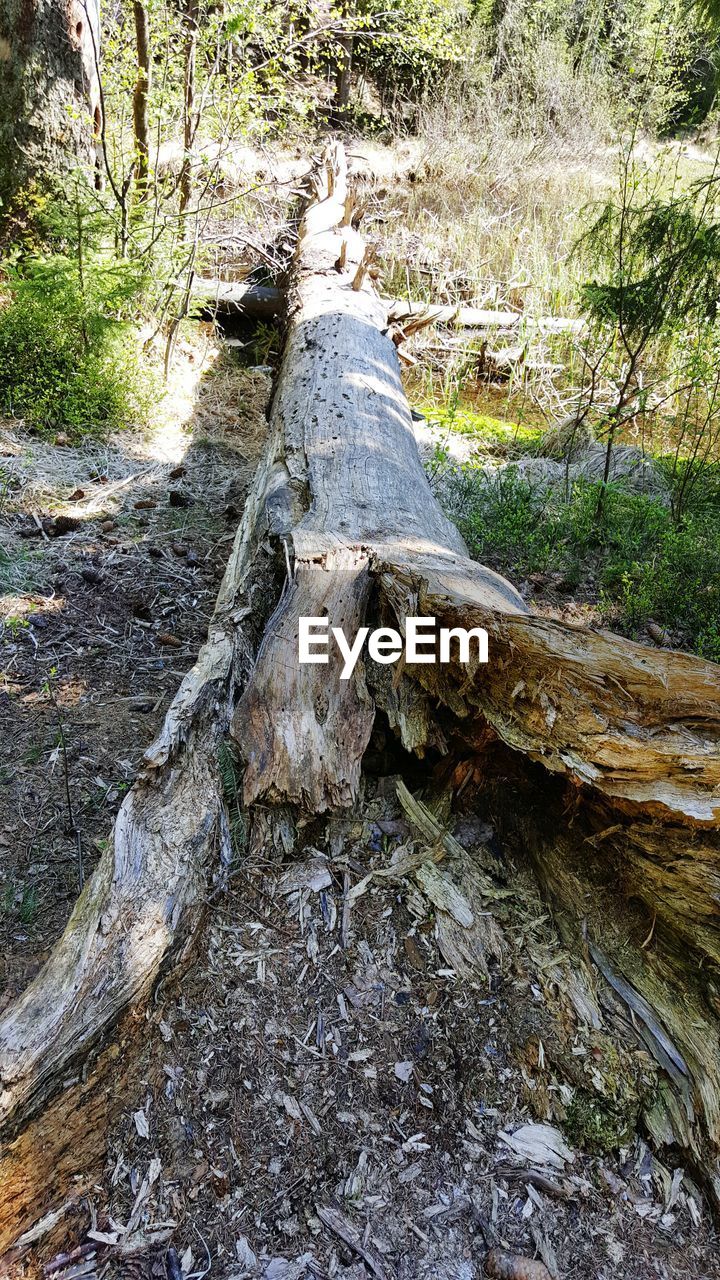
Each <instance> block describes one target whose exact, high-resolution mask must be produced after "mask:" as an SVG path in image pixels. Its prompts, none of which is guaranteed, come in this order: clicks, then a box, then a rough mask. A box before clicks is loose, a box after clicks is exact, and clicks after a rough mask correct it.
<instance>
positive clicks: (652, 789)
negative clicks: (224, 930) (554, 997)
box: [0, 147, 720, 1252]
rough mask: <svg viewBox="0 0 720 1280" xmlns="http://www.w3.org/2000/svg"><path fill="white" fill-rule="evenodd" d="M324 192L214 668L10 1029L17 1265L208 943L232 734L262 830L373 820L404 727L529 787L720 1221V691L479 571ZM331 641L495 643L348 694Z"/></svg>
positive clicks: (1, 1086)
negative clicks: (420, 631)
mask: <svg viewBox="0 0 720 1280" xmlns="http://www.w3.org/2000/svg"><path fill="white" fill-rule="evenodd" d="M316 188H317V189H316V193H315V194H316V198H315V200H314V202H313V203H312V204H311V205H310V206H309V208H308V209H307V212H306V214H305V217H304V220H303V222H302V225H301V228H300V233H299V241H298V250H297V254H296V258H295V262H294V266H293V270H292V276H291V284H290V289H289V293H288V316H287V335H286V343H285V350H284V356H283V362H282V369H281V373H280V377H279V381H278V385H277V388H276V392H275V396H274V400H273V405H272V410H271V415H270V431H269V441H268V447H267V453H266V456H265V459H264V462H263V464H262V466H261V467H260V469H259V471H258V475H257V477H256V481H255V485H254V488H253V491H252V494H251V498H250V500H249V502H248V506H247V509H246V512H245V515H244V518H243V524H242V526H241V528H240V530H239V531H238V535H237V538H236V541H235V545H234V549H233V553H232V556H231V560H230V563H229V565H228V569H227V572H226V575H225V579H224V582H223V586H222V589H221V592H220V596H219V599H218V605H217V609H216V613H215V615H214V618H213V621H212V624H211V627H210V632H209V637H208V641H207V644H206V645H205V646H204V648H203V650H202V651H201V653H200V656H199V658H198V662H197V664H196V666H195V667H194V668H193V671H192V672H191V673H189V675H188V676H187V677H186V678H185V680H184V681H183V684H182V686H181V688H180V690H179V693H178V695H177V697H176V699H175V701H174V703H173V705H172V707H171V709H170V712H169V713H168V717H167V719H166V722H165V725H164V727H163V730H162V732H161V734H160V736H159V738H158V739H157V741H156V742H155V744H153V746H152V747H151V748H150V750H149V752H148V754H147V758H146V767H145V769H144V772H143V775H142V777H141V778H140V779H139V780H138V782H137V783H136V784H135V786H134V788H133V789H132V791H131V792H130V793H129V795H128V797H127V798H126V800H125V802H124V804H123V806H122V808H121V811H120V814H119V816H118V819H117V822H116V826H115V831H114V834H113V840H112V842H111V845H110V847H109V849H108V851H107V852H106V853H105V854H104V855H103V858H102V859H101V862H100V864H99V867H98V869H97V871H96V872H95V874H94V876H93V878H92V880H91V881H90V882H89V883H88V885H87V886H86V888H85V890H84V891H83V893H82V895H81V897H80V899H79V901H78V904H77V907H76V909H75V911H74V913H73V916H72V918H71V920H70V922H69V924H68V926H67V929H66V931H65V934H64V935H63V938H62V939H61V940H60V942H59V944H58V945H57V947H56V948H55V951H54V952H53V954H52V956H51V958H50V960H49V962H48V964H47V965H46V967H45V969H44V970H43V971H42V973H41V974H40V975H39V976H38V978H37V979H36V980H35V981H34V982H33V983H32V984H31V986H30V987H29V988H28V990H27V991H26V992H25V993H24V995H23V996H22V997H21V998H20V1000H19V1001H18V1002H17V1003H16V1004H15V1006H14V1007H13V1008H11V1009H10V1010H9V1011H8V1012H7V1013H6V1014H5V1015H4V1016H3V1018H2V1020H1V1021H0V1142H1V1143H2V1150H1V1152H0V1180H1V1183H2V1186H3V1196H2V1198H0V1252H4V1251H7V1250H9V1249H10V1248H11V1247H12V1246H14V1245H17V1244H18V1241H19V1239H21V1238H22V1237H23V1234H24V1240H25V1242H26V1243H27V1242H28V1241H29V1240H31V1239H32V1236H33V1230H37V1227H36V1224H37V1223H38V1220H40V1219H42V1218H44V1216H45V1215H46V1214H47V1213H48V1212H51V1211H53V1210H56V1209H57V1208H58V1206H62V1204H64V1203H65V1202H66V1201H67V1199H68V1196H69V1195H70V1194H72V1188H73V1186H74V1185H75V1183H74V1182H73V1179H74V1178H76V1177H77V1175H81V1176H82V1175H85V1174H87V1173H88V1171H89V1170H90V1169H91V1168H92V1164H93V1160H95V1159H96V1158H97V1156H98V1155H99V1154H101V1153H102V1146H103V1138H104V1125H105V1122H106V1120H105V1117H106V1115H107V1114H108V1113H109V1112H110V1111H111V1110H112V1105H113V1098H114V1097H116V1096H117V1093H118V1090H119V1087H120V1085H121V1083H122V1079H123V1074H124V1072H126V1071H127V1070H128V1062H129V1061H130V1059H131V1054H132V1042H133V1035H134V1034H136V1030H135V1019H136V1011H138V1010H142V1007H143V1004H144V1002H145V1001H146V999H147V997H148V995H149V993H150V991H151V990H152V987H153V983H154V982H155V980H156V978H157V976H158V975H159V974H160V973H161V971H162V970H163V967H164V966H165V965H166V964H167V963H168V960H169V958H170V957H171V956H172V954H173V953H174V952H176V951H177V948H178V946H179V945H180V944H181V943H182V941H183V939H187V938H188V937H191V936H192V933H193V930H194V929H195V928H196V926H197V924H198V922H199V920H200V917H201V911H202V899H203V897H204V890H205V886H206V883H207V879H208V876H210V875H212V873H213V868H215V869H218V870H219V869H220V866H221V861H222V859H221V856H220V855H221V854H222V850H223V849H224V848H225V847H226V845H227V825H226V819H225V814H224V808H223V802H222V794H221V785H220V779H219V771H218V752H219V750H220V747H221V744H222V742H223V740H224V737H225V734H226V731H227V728H228V725H229V724H230V723H231V724H232V732H233V734H234V736H235V738H236V739H237V742H238V744H239V747H240V750H241V752H242V755H243V758H244V760H245V762H246V770H245V778H244V788H245V796H246V800H247V803H248V804H252V803H253V802H254V801H255V800H256V799H258V798H262V800H263V801H264V802H265V803H267V802H268V801H270V802H271V803H272V802H279V803H280V804H282V805H283V806H286V805H287V804H288V803H290V804H292V805H296V806H298V807H299V808H300V809H302V810H304V811H305V812H306V813H311V814H320V813H322V812H324V811H325V810H328V809H333V808H337V807H340V806H344V805H348V804H350V803H352V801H353V800H354V799H355V797H356V796H357V793H358V786H359V779H360V766H361V760H362V756H363V752H364V750H365V747H366V746H367V742H368V739H369V736H370V732H371V728H372V724H373V720H374V717H375V714H376V709H377V708H381V709H382V710H383V711H384V712H385V713H386V714H387V716H388V719H389V722H390V724H391V725H392V726H393V727H394V728H395V729H396V730H397V732H398V734H399V736H400V737H401V739H402V741H403V743H404V744H405V745H406V746H407V747H408V749H412V750H415V751H419V752H422V751H425V750H428V749H430V748H432V747H436V748H437V749H438V750H439V751H448V750H450V749H453V744H454V742H455V740H457V742H458V743H459V744H460V748H459V749H461V750H462V751H463V752H464V753H465V754H467V753H468V752H470V754H471V755H472V754H473V753H475V755H476V756H477V759H478V760H480V761H482V760H483V759H487V756H488V752H490V753H492V752H493V751H495V750H497V752H498V753H502V752H505V753H506V756H507V758H508V759H510V760H512V761H513V762H514V763H513V769H514V781H513V790H512V794H510V793H509V792H508V788H507V787H505V788H504V789H503V787H502V786H500V787H497V788H495V794H494V796H490V792H489V793H488V794H489V796H490V798H489V800H488V803H492V807H493V815H494V816H495V815H497V817H496V820H497V823H498V827H499V829H501V830H503V831H505V832H506V833H507V838H508V839H509V840H513V841H514V844H515V847H516V848H517V849H518V850H520V849H521V848H523V849H527V852H528V854H529V856H531V857H532V858H533V859H534V862H535V864H536V866H537V868H538V872H539V875H540V878H541V880H542V881H543V883H544V884H545V885H546V887H547V890H548V892H549V894H550V895H551V897H552V900H553V902H554V903H555V904H556V905H557V906H558V909H559V911H560V913H561V915H562V913H565V914H566V916H567V917H568V919H569V920H570V922H571V925H572V924H573V923H574V925H575V926H577V929H576V931H577V932H580V938H579V942H578V945H579V946H583V947H585V946H586V945H587V947H588V948H589V949H590V951H589V954H590V955H591V956H592V959H593V962H594V963H595V964H596V965H597V966H598V967H599V968H600V970H601V971H602V973H603V974H604V979H605V981H607V982H608V983H609V984H610V986H611V987H612V989H613V990H615V992H616V994H617V995H618V998H620V999H622V1000H625V1001H626V1003H628V1004H629V1005H630V1006H631V1007H633V1009H634V1014H635V1016H636V1019H637V1021H638V1024H639V1025H640V1026H641V1027H644V1028H645V1032H646V1033H647V1038H648V1043H649V1045H650V1047H651V1048H652V1051H653V1052H655V1054H656V1057H657V1058H658V1062H659V1063H660V1065H661V1066H662V1068H663V1071H664V1080H665V1084H666V1086H667V1088H666V1091H665V1093H664V1094H663V1096H662V1098H661V1099H657V1100H654V1101H653V1106H652V1109H650V1108H648V1116H647V1123H648V1126H649V1128H650V1129H651V1132H653V1134H654V1136H655V1139H656V1141H658V1142H663V1141H669V1142H678V1143H681V1144H682V1145H683V1146H685V1147H686V1148H687V1149H688V1150H689V1151H690V1152H691V1153H692V1154H693V1156H694V1158H695V1159H696V1160H697V1162H698V1163H699V1164H700V1165H702V1166H703V1167H704V1169H705V1170H706V1172H707V1171H708V1170H709V1173H710V1178H711V1180H712V1177H713V1176H715V1177H716V1178H717V1197H718V1200H719V1201H720V1174H719V1173H718V1166H717V1151H718V1150H719V1149H720V1037H719V1034H718V1014H719V1013H720V999H719V998H718V996H717V994H716V988H715V986H714V983H715V974H716V973H718V972H720V930H719V929H718V912H717V907H716V902H717V896H718V892H719V891H720V874H719V868H720V850H719V848H718V824H719V817H720V750H719V746H720V687H719V685H718V679H717V673H718V669H717V668H716V667H714V666H712V665H711V664H708V663H704V662H702V661H701V660H699V659H694V658H690V657H687V656H685V655H681V654H671V653H668V652H667V651H659V650H656V649H645V648H643V647H642V646H639V645H634V644H631V643H630V642H628V641H624V640H620V639H619V638H617V637H613V636H609V635H606V634H602V633H594V632H589V631H585V630H582V629H576V628H572V627H569V626H565V625H563V624H560V623H555V622H550V621H548V620H547V619H541V618H537V617H534V616H532V615H531V614H530V613H529V612H528V610H527V607H526V605H525V604H524V602H523V600H522V599H521V597H520V596H519V594H518V593H517V592H516V591H515V589H514V588H513V587H512V586H511V585H510V584H509V583H508V582H506V581H505V580H504V579H503V578H501V577H499V576H498V575H497V574H495V573H493V572H491V571H490V570H488V569H486V568H483V567H482V566H480V565H477V564H474V563H473V562H472V561H470V560H469V558H468V557H467V555H466V551H465V547H464V545H463V542H462V539H461V538H460V536H459V534H458V532H457V530H456V529H455V528H454V526H453V525H452V524H451V523H450V522H449V521H448V520H447V518H446V517H445V516H444V515H443V513H442V512H441V510H440V508H439V507H438V505H437V502H436V501H435V499H434V497H433V495H432V493H431V491H430V489H429V486H428V483H427V480H426V478H425V476H424V473H423V470H422V466H421V464H420V460H419V456H418V451H417V446H416V443H415V439H414V435H413V427H412V421H411V416H410V411H409V408H408V405H407V402H406V400H405V397H404V394H403V391H402V386H401V383H400V377H399V371H398V362H397V353H396V350H395V347H394V345H393V343H392V341H391V340H390V338H389V337H388V336H387V335H386V334H384V332H383V330H384V328H385V326H386V319H387V314H386V306H385V304H384V303H383V302H382V300H381V299H380V298H379V297H378V296H377V294H376V293H375V291H374V289H373V286H372V283H371V281H370V280H369V278H368V275H367V273H366V272H365V271H364V269H363V264H364V263H365V262H366V256H365V246H364V244H363V241H362V238H361V237H360V236H359V234H358V232H357V231H356V230H354V229H353V228H352V226H351V225H349V221H350V219H349V210H348V201H347V198H346V197H347V189H346V171H345V162H344V156H343V152H342V150H341V148H339V147H332V148H331V149H330V151H329V152H328V155H327V157H326V161H325V164H324V167H323V168H322V170H321V172H320V173H319V175H318V178H317V183H316ZM268 535H269V538H268ZM268 545H269V546H270V548H271V552H272V549H273V548H274V549H275V551H276V552H277V555H278V559H279V561H280V563H284V562H285V557H286V555H287V559H288V563H289V562H290V559H291V558H292V561H293V564H292V565H291V573H290V575H289V580H288V581H287V582H286V586H285V588H284V590H283V591H282V593H281V595H280V598H279V599H278V600H277V602H276V607H275V609H274V612H272V614H271V616H270V618H269V621H268V622H267V624H266V626H265V628H264V633H263V634H262V637H256V636H255V635H254V632H255V631H256V630H257V622H256V620H255V619H254V616H253V606H254V604H255V599H256V597H255V596H254V595H253V592H252V587H253V584H254V583H256V582H257V581H258V575H259V574H260V573H261V572H262V568H263V564H265V568H267V563H266V562H264V561H263V557H267V555H268V554H269V553H268V550H267V548H268ZM276 576H277V575H275V578H276ZM267 577H268V579H269V580H275V579H274V578H273V576H272V575H267ZM263 594H264V597H265V599H264V602H263V609H264V610H265V604H266V603H267V601H266V597H267V588H266V587H265V589H264V593H263ZM271 607H272V602H271ZM304 615H306V616H313V617H319V616H322V615H327V616H328V617H329V618H330V619H331V622H332V623H333V625H335V626H338V627H340V626H341V627H343V628H344V630H345V631H346V633H347V634H348V635H349V636H350V635H352V633H353V632H354V631H355V630H356V629H357V628H358V627H359V626H360V625H361V624H362V623H363V622H364V621H365V619H366V618H367V619H369V620H377V621H386V622H387V621H392V622H395V623H396V625H397V626H398V628H399V629H401V630H402V629H403V627H404V626H405V619H406V617H407V616H409V615H427V616H435V617H436V618H437V619H438V620H439V621H440V622H442V623H443V625H453V626H454V625H465V626H468V625H476V624H477V623H478V622H479V623H480V624H481V625H482V626H484V627H485V628H486V629H487V631H488V634H489V638H490V661H489V663H488V664H487V665H477V664H469V665H465V666H463V665H461V664H460V663H459V661H457V660H454V661H453V662H452V663H451V664H449V665H448V666H445V667H439V666H429V665H427V666H423V665H416V666H409V665H406V666H405V667H404V668H403V667H398V669H397V670H396V671H395V673H394V674H393V675H392V676H389V675H388V668H387V667H377V666H375V665H374V664H372V663H370V662H365V663H360V664H358V666H357V668H356V669H355V672H354V674H353V676H352V677H351V679H349V680H347V681H340V680H338V679H337V672H336V670H335V669H333V668H332V667H321V666H313V665H309V666H300V665H299V663H298V654H297V634H298V620H299V618H300V617H301V616H304ZM256 639H258V640H259V641H260V643H259V645H258V647H257V649H256V652H255V660H254V665H252V653H251V648H252V649H254V648H255V644H254V641H255V640H256ZM251 666H252V669H251ZM238 694H240V695H241V696H240V698H239V701H238V702H237V706H236V707H235V703H236V699H237V696H238ZM234 707H235V710H234V711H233V708H234ZM493 739H494V741H495V744H496V746H495V747H493V746H492V741H493ZM488 744H490V745H488ZM508 772H509V769H508ZM538 796H539V797H540V799H539V800H538ZM518 797H521V800H519V799H518ZM526 801H527V802H526ZM570 819H572V821H570ZM590 868H592V875H593V879H592V881H588V879H587V877H588V874H589V869H590ZM608 903H609V904H610V906H611V907H613V909H612V910H610V911H608ZM638 903H640V904H641V905H643V906H644V908H645V909H646V912H647V913H649V914H650V916H651V917H652V918H653V919H654V920H655V921H656V924H655V925H654V933H653V938H654V940H655V941H654V943H653V946H652V947H650V948H648V947H644V946H643V941H644V940H645V938H646V933H647V931H646V930H645V929H644V928H642V929H640V928H638V926H637V919H636V914H635V915H634V914H633V912H635V913H636V906H632V909H631V908H630V906H629V905H628V904H638ZM596 904H599V905H598V906H596ZM613 904H614V906H613ZM582 919H585V920H586V921H587V938H585V937H584V936H583V935H582V931H580V930H579V924H578V922H579V921H580V920H582ZM643 923H644V922H643ZM633 1002H634V1003H633ZM126 1044H127V1048H126V1047H125V1046H126ZM80 1185H82V1182H80ZM76 1193H77V1192H76Z"/></svg>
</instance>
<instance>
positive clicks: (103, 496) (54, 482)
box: [0, 335, 269, 1008]
mask: <svg viewBox="0 0 720 1280" xmlns="http://www.w3.org/2000/svg"><path fill="white" fill-rule="evenodd" d="M218 350H219V349H218V347H217V344H216V343H215V341H214V339H211V338H210V337H209V336H208V335H205V337H204V338H203V335H201V336H200V338H199V339H198V340H196V341H195V342H194V343H192V344H185V346H184V347H183V346H182V345H181V349H180V351H179V352H178V358H177V360H176V366H175V373H174V375H173V383H172V385H171V387H170V390H169V393H168V396H167V397H166V401H165V404H164V406H163V407H162V411H161V413H160V414H159V416H158V419H157V421H156V424H155V429H154V430H153V431H152V432H149V433H146V434H142V435H141V434H139V433H134V432H124V433H122V434H119V435H117V436H116V437H114V438H113V439H111V440H109V441H105V442H99V441H97V440H95V439H93V438H87V437H86V439H85V440H84V441H83V442H82V443H81V444H79V445H78V446H72V445H70V444H69V443H67V442H66V441H65V439H64V437H63V436H62V434H60V435H59V436H56V437H55V439H54V440H47V439H43V438H40V437H39V436H37V435H33V434H31V433H30V432H28V431H27V430H26V429H25V428H24V427H23V425H22V424H21V423H11V422H6V423H4V424H0V470H1V472H2V477H3V502H2V510H1V511H0V536H1V539H2V540H1V542H0V596H1V597H2V617H1V618H0V628H1V638H2V647H3V658H4V661H3V672H2V682H1V683H0V806H1V809H2V818H0V855H1V857H0V1008H3V1007H5V1006H6V1005H7V1004H8V1003H9V1002H10V1001H11V1000H12V999H13V997H14V996H15V995H17V994H18V992H19V991H20V990H22V989H23V987H24V986H25V985H26V984H27V982H28V981H29V980H30V979H31V978H32V977H33V976H34V974H35V972H36V971H37V970H38V968H39V967H40V965H41V964H42V963H43V961H44V960H45V958H46V957H47V955H48V952H49V950H50V948H51V947H52V945H53V943H54V942H55V941H56V939H57V937H58V936H59V934H60V933H61V931H62V929H63V927H64V925H65V922H66V920H67V918H68V916H69V914H70V911H71V909H72V905H73V903H74V901H75V898H76V897H77V894H78V889H79V884H80V876H81V871H80V867H81V865H82V874H83V875H85V876H87V875H88V874H89V873H90V872H91V871H92V869H93V867H94V864H95V862H96V861H97V858H98V855H99V852H100V849H101V847H102V842H104V841H106V840H107V837H108V834H109V828H110V824H111V821H112V818H113V815H114V813H115V812H116V811H117V808H118V805H119V803H120V801H121V799H122V796H123V795H124V793H125V791H126V790H127V789H128V787H129V786H130V784H131V782H132V781H133V779H134V777H135V775H136V773H137V769H138V765H139V763H140V759H141V757H142V753H143V751H144V750H145V748H146V747H147V746H148V745H149V743H150V742H151V741H152V738H153V736H154V734H155V732H156V731H157V729H158V728H159V727H160V725H161V723H162V720H163V717H164V714H165V711H166V710H167V706H168V703H169V702H170V700H171V698H172V697H173V695H174V693H175V691H176V689H177V686H178V684H179V682H180V679H181V677H182V676H183V675H184V673H185V671H186V670H187V669H188V668H189V667H191V666H192V664H193V662H194V661H195V658H196V656H197V651H198V648H199V646H200V644H201V643H202V640H203V639H204V637H205V635H206V632H207V623H208V619H209V616H210V613H211V612H212V608H213V605H214V601H215V596H216V593H217V587H218V584H219V581H220V578H221V576H222V573H223V571H224V568H225V563H226V560H227V556H228V553H229V548H230V545H231V542H232V538H233V536H234V531H235V526H236V524H237V522H238V518H239V515H240V512H241V511H242V505H243V500H244V495H245V490H246V486H247V484H248V483H249V480H250V478H251V477H252V474H253V468H254V464H255V463H256V461H257V457H258V450H259V449H260V448H261V446H262V441H263V430H264V425H265V419H264V409H265V404H266V401H267V397H268V395H269V378H268V376H267V374H266V373H259V374H248V373H246V372H244V371H242V370H240V369H239V368H237V366H236V364H235V362H234V361H233V358H232V356H227V355H218Z"/></svg>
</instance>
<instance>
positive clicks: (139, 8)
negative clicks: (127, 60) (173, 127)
mask: <svg viewBox="0 0 720 1280" xmlns="http://www.w3.org/2000/svg"><path fill="white" fill-rule="evenodd" d="M133 16H134V18H135V49H136V52H137V64H138V66H137V79H136V81H135V90H134V93H133V130H134V133H135V151H136V154H137V173H136V182H137V190H138V195H139V196H140V198H141V199H142V198H143V197H144V196H145V195H146V193H147V181H148V169H149V156H150V127H149V125H148V95H149V93H150V74H151V62H150V25H149V22H148V13H147V9H146V8H145V5H144V4H142V2H141V0H135V3H134V4H133Z"/></svg>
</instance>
